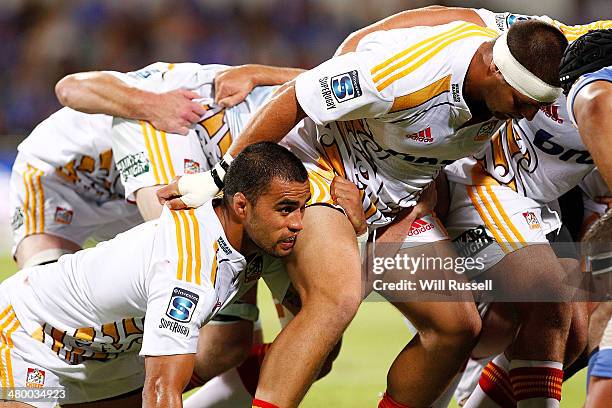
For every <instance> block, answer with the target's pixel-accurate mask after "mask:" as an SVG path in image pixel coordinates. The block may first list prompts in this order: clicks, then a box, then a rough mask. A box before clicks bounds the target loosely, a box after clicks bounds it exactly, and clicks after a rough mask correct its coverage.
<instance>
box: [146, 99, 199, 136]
mask: <svg viewBox="0 0 612 408" xmlns="http://www.w3.org/2000/svg"><path fill="white" fill-rule="evenodd" d="M152 98H153V100H152V103H151V104H150V106H149V107H148V108H147V109H148V110H149V115H148V116H149V119H148V121H149V122H150V123H151V125H153V127H155V128H156V129H159V130H161V131H164V132H168V133H177V134H181V135H183V136H186V135H187V134H188V133H189V129H190V128H191V126H192V125H193V124H195V123H198V122H199V121H200V118H201V117H202V116H203V115H204V114H205V113H206V109H204V107H203V106H202V104H200V103H199V102H196V101H194V99H198V98H200V95H198V94H197V93H195V92H192V91H188V90H186V89H176V90H174V91H169V92H164V93H161V94H157V95H155V96H154V97H152Z"/></svg>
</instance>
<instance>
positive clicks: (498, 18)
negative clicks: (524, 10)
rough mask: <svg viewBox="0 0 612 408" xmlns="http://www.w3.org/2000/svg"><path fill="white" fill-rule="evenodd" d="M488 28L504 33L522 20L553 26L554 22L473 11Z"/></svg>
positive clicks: (481, 9) (530, 17)
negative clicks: (537, 21) (541, 22)
mask: <svg viewBox="0 0 612 408" xmlns="http://www.w3.org/2000/svg"><path fill="white" fill-rule="evenodd" d="M474 11H475V12H476V13H477V14H478V15H479V16H480V18H481V19H482V21H483V22H484V23H485V25H486V26H487V27H488V28H491V29H493V30H496V31H497V32H498V33H500V34H501V33H504V32H506V31H508V30H509V29H510V27H511V26H512V24H514V23H516V22H517V21H522V20H539V21H543V22H545V23H549V24H553V22H554V20H553V19H552V18H550V17H548V16H530V15H525V14H515V13H510V12H503V13H496V12H494V11H491V10H487V9H484V8H480V9H474ZM553 25H554V24H553Z"/></svg>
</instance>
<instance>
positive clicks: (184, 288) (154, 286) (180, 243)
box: [140, 208, 219, 356]
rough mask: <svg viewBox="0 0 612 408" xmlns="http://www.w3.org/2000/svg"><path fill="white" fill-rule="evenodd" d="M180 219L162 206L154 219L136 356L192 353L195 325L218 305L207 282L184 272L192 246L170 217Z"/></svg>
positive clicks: (192, 259) (199, 326)
mask: <svg viewBox="0 0 612 408" xmlns="http://www.w3.org/2000/svg"><path fill="white" fill-rule="evenodd" d="M180 218H182V217H179V216H177V215H176V214H175V213H173V212H171V211H170V210H168V209H167V208H164V210H163V212H162V215H161V216H160V218H159V226H158V229H157V230H156V235H155V243H154V247H153V253H154V257H153V258H152V260H151V263H150V265H149V267H148V276H147V277H146V279H145V282H146V285H145V290H146V297H147V310H146V314H145V324H144V335H143V343H142V349H141V351H140V354H141V355H147V356H160V355H174V354H191V353H195V352H196V348H197V343H198V334H199V330H200V328H201V327H202V326H203V325H204V324H205V323H206V321H207V320H208V319H209V317H210V316H211V314H212V312H213V311H214V310H215V309H216V308H218V306H219V305H217V297H216V295H215V292H214V290H213V289H212V287H211V286H210V285H206V284H201V283H200V282H199V279H196V280H193V279H192V277H193V275H192V274H191V273H190V272H189V273H188V274H187V273H186V271H187V270H189V271H191V270H192V269H193V268H187V264H188V263H191V266H193V265H194V263H196V262H197V259H196V257H195V256H194V255H196V252H195V248H194V247H197V246H198V245H197V244H196V241H191V237H192V235H190V241H189V242H187V236H183V235H182V234H183V232H181V228H180V225H179V224H180V222H181V221H180V220H179V221H178V222H179V224H177V223H176V222H175V221H176V220H178V219H180ZM192 225H193V224H192ZM183 226H185V224H183ZM177 228H178V230H177ZM184 232H185V233H188V231H184ZM194 238H197V237H194ZM192 244H193V245H192ZM185 251H189V252H188V253H186V252H185Z"/></svg>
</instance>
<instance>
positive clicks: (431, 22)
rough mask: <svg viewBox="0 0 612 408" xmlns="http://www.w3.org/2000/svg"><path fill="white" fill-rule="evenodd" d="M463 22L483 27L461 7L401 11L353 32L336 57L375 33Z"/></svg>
mask: <svg viewBox="0 0 612 408" xmlns="http://www.w3.org/2000/svg"><path fill="white" fill-rule="evenodd" d="M458 20H463V21H467V22H469V23H474V24H478V25H480V26H483V27H484V26H485V23H484V22H483V21H482V18H480V16H479V15H478V13H477V12H476V11H475V10H472V9H469V8H461V7H443V6H429V7H424V8H419V9H415V10H407V11H402V12H400V13H397V14H394V15H392V16H390V17H387V18H385V19H383V20H380V21H377V22H376V23H374V24H371V25H369V26H367V27H364V28H362V29H360V30H358V31H355V32H354V33H352V34H351V35H349V36H348V37H347V38H346V40H344V42H343V43H342V44H341V45H340V47H338V50H337V51H336V55H341V54H345V53H347V52H351V51H355V50H356V49H357V44H359V41H361V39H362V38H363V37H365V36H366V35H368V34H370V33H373V32H375V31H382V30H392V29H396V28H410V27H415V26H435V25H440V24H447V23H451V22H453V21H458Z"/></svg>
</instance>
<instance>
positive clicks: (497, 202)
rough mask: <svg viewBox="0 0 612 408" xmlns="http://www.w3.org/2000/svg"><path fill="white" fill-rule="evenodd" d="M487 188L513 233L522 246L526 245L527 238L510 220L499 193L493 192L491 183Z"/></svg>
mask: <svg viewBox="0 0 612 408" xmlns="http://www.w3.org/2000/svg"><path fill="white" fill-rule="evenodd" d="M486 189H487V192H488V193H489V195H490V196H491V198H492V199H493V203H494V204H495V207H497V210H498V211H499V213H500V214H501V216H502V218H503V219H504V221H505V222H506V224H508V226H509V227H510V230H511V231H512V233H513V234H514V235H515V236H516V238H517V239H518V242H520V243H521V244H522V246H524V245H525V238H523V235H521V232H520V231H519V230H518V229H517V228H516V226H515V225H514V223H513V222H512V221H511V220H510V217H508V214H507V213H506V210H504V207H503V206H502V205H501V203H500V202H499V199H498V198H497V195H495V193H494V192H493V189H492V188H491V186H490V185H488V186H486Z"/></svg>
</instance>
